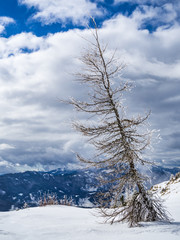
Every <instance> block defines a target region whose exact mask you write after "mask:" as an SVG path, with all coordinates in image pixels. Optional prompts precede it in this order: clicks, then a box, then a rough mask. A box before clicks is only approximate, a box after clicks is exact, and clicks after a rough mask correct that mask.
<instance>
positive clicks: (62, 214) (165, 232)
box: [0, 174, 180, 240]
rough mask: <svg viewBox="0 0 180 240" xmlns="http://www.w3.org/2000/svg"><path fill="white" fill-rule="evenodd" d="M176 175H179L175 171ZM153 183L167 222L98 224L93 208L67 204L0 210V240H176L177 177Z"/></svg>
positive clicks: (179, 218) (179, 229)
mask: <svg viewBox="0 0 180 240" xmlns="http://www.w3.org/2000/svg"><path fill="white" fill-rule="evenodd" d="M179 175H180V174H179ZM177 176H178V175H176V176H175V177H171V179H170V180H169V181H166V182H163V183H160V184H157V185H155V186H154V187H153V188H152V191H153V192H154V193H155V194H156V193H157V194H159V195H160V196H161V197H162V199H163V200H164V205H165V207H166V208H167V211H168V212H169V213H170V214H171V217H172V219H174V220H173V221H172V222H171V223H162V222H151V223H148V222H147V223H142V226H143V227H136V228H128V226H127V224H125V223H123V224H120V223H117V224H113V225H109V224H100V223H101V222H102V219H101V218H98V217H97V216H96V214H95V213H96V212H95V210H94V209H84V208H77V207H68V206H46V207H35V208H27V209H24V210H19V211H10V212H0V239H1V240H24V239H26V240H37V239H38V240H52V239H55V240H71V239H73V240H91V239H97V240H109V239H111V240H121V239H125V240H144V239H146V240H152V239H154V240H156V239H158V240H179V239H180V177H177Z"/></svg>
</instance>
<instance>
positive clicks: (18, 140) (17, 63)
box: [0, 0, 180, 174]
mask: <svg viewBox="0 0 180 240" xmlns="http://www.w3.org/2000/svg"><path fill="white" fill-rule="evenodd" d="M90 16H93V17H94V18H95V20H96V22H97V24H98V26H99V34H100V38H101V40H102V42H103V43H108V47H109V50H110V51H111V50H112V51H113V50H114V49H117V56H118V57H119V59H120V60H121V61H122V62H125V63H126V64H127V67H126V69H125V70H124V72H123V74H122V76H121V78H122V79H124V80H127V81H131V82H133V83H134V86H135V87H134V89H133V91H132V93H131V94H130V95H127V96H125V97H126V102H125V103H126V104H127V105H128V111H129V112H130V113H131V114H132V115H133V114H137V113H142V114H143V113H144V112H146V111H148V110H149V109H151V111H152V114H151V117H150V119H149V124H150V128H151V129H156V130H158V131H159V133H160V135H161V140H158V139H156V138H153V141H152V142H153V143H154V144H153V146H154V148H153V150H152V152H151V153H150V154H149V155H148V154H147V156H146V157H147V158H151V159H152V160H155V161H156V162H158V163H159V164H160V165H164V166H171V167H173V166H180V130H179V129H180V123H179V120H180V108H179V104H180V57H179V53H180V44H179V39H180V2H179V1H177V0H171V1H168V0H159V1H156V0H114V1H113V0H111V1H108V0H106V1H105V0H92V1H90V0H68V1H67V0H41V1H38V0H17V1H16V0H6V1H0V84H1V87H0V115H1V118H0V130H1V137H0V174H2V173H7V172H16V171H25V170H49V169H55V168H57V167H67V168H74V167H75V168H76V167H77V166H78V164H79V163H78V162H77V161H76V159H75V157H74V154H73V151H80V152H82V153H84V155H87V154H89V152H91V151H92V149H91V147H90V146H89V145H88V144H87V143H86V142H85V141H84V139H83V138H82V137H81V136H80V135H78V134H77V133H75V132H74V131H73V129H72V128H71V125H70V122H71V120H72V119H74V118H77V115H76V114H75V113H74V112H73V111H72V109H71V108H70V107H67V106H64V105H62V104H60V103H59V101H58V99H59V98H68V97H69V96H74V97H77V98H78V97H80V96H81V95H82V92H83V89H82V88H81V87H80V86H78V85H77V84H75V83H74V81H73V76H72V74H71V73H74V72H75V71H77V70H78V69H80V68H81V63H80V62H79V61H78V60H77V57H79V56H80V54H81V52H82V51H83V49H84V48H86V46H87V43H86V41H84V40H83V38H82V37H84V38H88V39H90V38H91V37H92V36H91V34H90V31H89V30H88V29H87V28H86V26H87V24H89V19H90ZM81 36H82V37H81ZM121 78H120V79H117V81H120V80H121ZM80 118H81V119H82V120H83V119H84V118H85V116H83V115H81V116H80ZM156 135H157V134H156Z"/></svg>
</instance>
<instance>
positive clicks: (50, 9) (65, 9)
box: [19, 0, 102, 25]
mask: <svg viewBox="0 0 180 240" xmlns="http://www.w3.org/2000/svg"><path fill="white" fill-rule="evenodd" d="M19 3H20V4H26V5H27V6H28V7H32V6H34V7H35V8H37V9H38V12H37V13H36V14H35V15H34V16H33V19H36V20H39V21H41V22H42V23H43V24H52V23H54V22H62V23H63V24H66V23H67V22H68V21H69V20H71V21H72V22H73V23H74V24H82V25H85V24H86V23H87V19H89V18H90V16H96V15H101V14H102V11H101V10H100V9H98V8H97V6H96V4H95V3H92V2H90V1H89V0H76V1H74V0H68V1H67V0H41V1H38V0H19Z"/></svg>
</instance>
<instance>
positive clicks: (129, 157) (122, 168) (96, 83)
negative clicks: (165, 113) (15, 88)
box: [66, 22, 169, 227]
mask: <svg viewBox="0 0 180 240" xmlns="http://www.w3.org/2000/svg"><path fill="white" fill-rule="evenodd" d="M94 25H95V28H94V29H93V30H91V31H92V35H93V39H94V41H93V42H90V46H89V47H88V49H87V51H86V52H85V53H84V54H83V55H82V56H81V61H82V63H83V64H84V66H85V67H84V69H83V71H82V72H81V73H79V74H78V80H79V81H80V82H81V83H83V84H86V86H88V87H89V92H88V97H87V100H86V101H79V100H75V99H70V100H68V101H66V102H67V103H68V104H71V105H73V106H74V107H75V109H76V110H78V111H81V112H85V113H89V114H90V116H91V117H92V118H93V117H94V120H93V121H92V118H91V121H87V122H86V123H85V124H84V123H82V122H81V121H76V122H73V126H74V127H75V129H76V130H77V131H79V132H81V133H82V134H83V135H84V136H86V137H88V141H89V142H90V143H91V144H92V145H93V146H94V147H95V149H96V155H95V156H94V157H93V159H85V158H84V157H82V156H81V155H79V154H77V157H78V159H79V160H80V161H82V162H84V163H86V164H89V166H93V167H96V168H101V169H103V170H104V171H103V174H101V177H100V178H99V179H100V183H101V184H104V185H106V186H107V185H108V187H107V188H106V189H107V190H105V191H103V192H102V193H101V194H99V201H98V202H99V205H100V212H101V214H102V216H104V217H105V221H107V222H110V223H111V224H112V223H114V222H122V221H126V222H128V223H129V225H130V226H131V227H132V226H136V225H138V224H139V222H141V221H168V220H169V219H168V216H167V214H166V211H165V210H164V208H163V207H162V204H161V201H159V200H158V199H157V198H155V197H154V196H152V195H151V193H150V192H148V191H147V190H146V188H145V184H144V182H145V180H146V179H145V177H144V176H143V175H142V174H141V172H140V171H139V167H138V166H140V165H146V164H149V163H150V162H148V161H147V160H144V159H143V157H142V154H143V151H144V150H145V148H146V147H147V146H148V145H149V135H150V133H149V132H148V131H147V132H144V130H143V133H142V129H141V127H142V126H143V125H144V123H145V122H146V120H147V118H148V117H149V114H147V115H146V116H145V117H141V116H138V117H131V118H129V117H127V114H126V113H125V111H124V107H123V104H122V93H123V92H124V91H127V90H129V89H130V87H131V86H130V84H129V83H128V82H123V81H122V82H121V83H119V86H117V84H115V83H116V82H119V81H120V80H119V78H118V74H119V73H121V72H122V69H123V68H124V65H123V64H121V63H120V64H119V63H118V62H119V61H118V60H117V59H116V56H115V54H114V53H113V54H109V53H108V50H107V47H102V46H101V44H100V40H99V36H98V29H97V27H96V24H95V22H94ZM143 129H144V128H143ZM127 193H128V194H127Z"/></svg>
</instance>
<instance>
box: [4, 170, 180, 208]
mask: <svg viewBox="0 0 180 240" xmlns="http://www.w3.org/2000/svg"><path fill="white" fill-rule="evenodd" d="M179 171H180V169H179V168H173V169H170V168H163V167H152V169H151V170H149V172H148V173H147V174H148V175H149V176H150V178H151V183H149V185H148V186H149V187H150V185H154V184H157V183H160V182H162V181H166V180H168V179H169V178H170V176H171V175H172V174H176V173H177V172H179ZM98 174H100V172H99V171H98V172H97V171H94V170H74V171H70V170H61V169H57V170H53V171H50V172H35V171H31V172H30V171H28V172H24V173H14V174H5V175H1V176H0V211H9V210H10V209H12V208H15V209H16V208H22V207H23V205H24V203H27V204H28V205H29V206H37V205H38V201H39V199H40V198H41V196H43V194H44V193H48V192H49V193H53V194H56V195H57V198H58V199H63V198H64V197H65V196H66V198H67V199H70V198H71V199H72V201H73V203H74V205H77V206H84V207H86V206H93V203H94V201H95V194H96V193H97V192H98V191H99V190H100V188H99V187H97V185H98V183H97V180H96V176H97V175H98Z"/></svg>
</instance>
